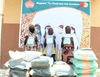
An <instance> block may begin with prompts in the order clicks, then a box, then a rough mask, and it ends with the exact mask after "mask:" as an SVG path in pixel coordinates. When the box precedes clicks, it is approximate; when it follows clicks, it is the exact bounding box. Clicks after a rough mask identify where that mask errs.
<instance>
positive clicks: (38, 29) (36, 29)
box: [35, 26, 40, 34]
mask: <svg viewBox="0 0 100 77" xmlns="http://www.w3.org/2000/svg"><path fill="white" fill-rule="evenodd" d="M35 31H36V34H39V33H40V27H39V26H36V27H35Z"/></svg>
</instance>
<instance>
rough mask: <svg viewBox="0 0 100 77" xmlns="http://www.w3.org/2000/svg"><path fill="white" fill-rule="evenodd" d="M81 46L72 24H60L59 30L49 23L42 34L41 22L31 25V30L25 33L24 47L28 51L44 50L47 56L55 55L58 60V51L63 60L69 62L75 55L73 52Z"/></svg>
mask: <svg viewBox="0 0 100 77" xmlns="http://www.w3.org/2000/svg"><path fill="white" fill-rule="evenodd" d="M78 47H79V42H78V40H77V37H76V32H75V28H73V27H71V26H70V25H67V26H65V27H64V26H63V25H59V26H58V32H56V33H55V32H54V29H53V28H52V27H51V26H50V25H47V26H45V33H44V35H42V32H41V26H40V25H39V24H36V25H32V24H30V25H29V31H28V32H27V33H26V35H25V41H24V48H25V50H27V51H42V53H43V54H44V55H45V56H49V57H53V59H54V61H55V60H56V59H55V58H56V56H57V52H58V51H59V52H60V53H61V56H62V61H64V62H67V63H68V64H71V63H70V62H69V59H70V58H71V57H73V54H72V52H74V51H76V50H77V48H78Z"/></svg>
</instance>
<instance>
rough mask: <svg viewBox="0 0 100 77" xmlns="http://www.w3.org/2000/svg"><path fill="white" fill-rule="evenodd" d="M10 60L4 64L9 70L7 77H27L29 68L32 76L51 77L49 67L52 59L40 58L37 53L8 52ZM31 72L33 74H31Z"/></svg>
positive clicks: (39, 54) (39, 53) (40, 55)
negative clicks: (47, 76)
mask: <svg viewBox="0 0 100 77" xmlns="http://www.w3.org/2000/svg"><path fill="white" fill-rule="evenodd" d="M9 56H10V57H11V59H10V60H9V61H7V62H6V63H5V66H6V67H8V68H9V69H10V71H9V77H29V73H30V68H31V74H32V75H33V74H34V75H39V76H40V75H41V77H42V75H43V76H44V75H51V73H50V72H49V70H50V69H49V67H50V66H51V65H52V64H53V59H52V58H50V57H46V56H42V53H41V52H38V51H24V52H20V51H15V52H14V51H9ZM32 71H33V72H32Z"/></svg>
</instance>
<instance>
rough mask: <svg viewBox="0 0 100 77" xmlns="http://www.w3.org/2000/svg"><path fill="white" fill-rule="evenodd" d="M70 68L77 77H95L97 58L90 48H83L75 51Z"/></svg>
mask: <svg viewBox="0 0 100 77" xmlns="http://www.w3.org/2000/svg"><path fill="white" fill-rule="evenodd" d="M73 54H74V58H72V59H71V60H70V61H71V62H72V63H73V65H72V68H73V69H74V71H75V72H76V73H77V77H95V75H94V73H95V72H96V69H97V68H98V64H97V62H96V61H97V60H98V59H97V57H96V56H95V54H94V52H93V51H92V49H91V48H83V49H79V50H77V51H75V52H74V53H73Z"/></svg>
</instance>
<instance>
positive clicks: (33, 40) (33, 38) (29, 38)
mask: <svg viewBox="0 0 100 77" xmlns="http://www.w3.org/2000/svg"><path fill="white" fill-rule="evenodd" d="M38 42H39V38H38V36H37V35H36V33H35V27H34V25H32V24H29V29H28V32H27V33H26V35H25V41H24V49H25V51H37V49H38Z"/></svg>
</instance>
